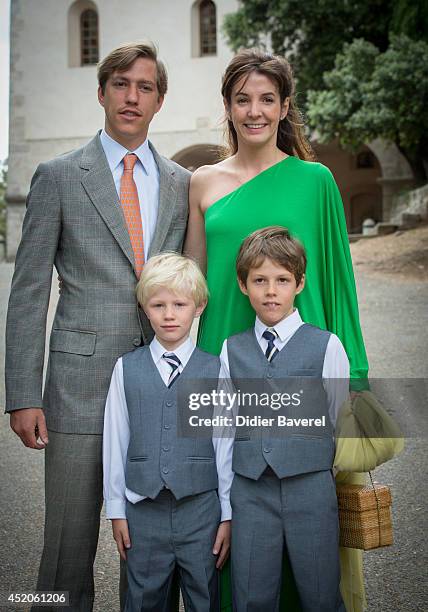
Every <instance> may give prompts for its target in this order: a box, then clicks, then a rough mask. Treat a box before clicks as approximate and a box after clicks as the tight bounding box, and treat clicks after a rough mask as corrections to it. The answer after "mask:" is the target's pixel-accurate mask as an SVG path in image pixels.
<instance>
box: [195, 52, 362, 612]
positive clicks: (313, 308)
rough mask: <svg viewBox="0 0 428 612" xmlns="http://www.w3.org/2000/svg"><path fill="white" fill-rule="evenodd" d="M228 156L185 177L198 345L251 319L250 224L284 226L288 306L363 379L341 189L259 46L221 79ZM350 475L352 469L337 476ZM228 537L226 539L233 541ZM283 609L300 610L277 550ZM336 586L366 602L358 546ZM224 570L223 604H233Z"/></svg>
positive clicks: (208, 344)
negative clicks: (300, 262)
mask: <svg viewBox="0 0 428 612" xmlns="http://www.w3.org/2000/svg"><path fill="white" fill-rule="evenodd" d="M222 95H223V100H224V105H225V111H226V120H227V135H228V140H229V149H230V155H229V156H228V157H227V158H226V159H224V160H222V161H221V162H219V163H218V164H215V165H212V166H203V167H201V168H199V169H198V170H197V171H196V172H195V173H194V175H193V177H192V181H191V186H190V196H189V201H190V217H189V230H188V235H187V239H186V245H185V252H186V253H187V254H188V255H190V256H192V257H194V258H195V259H197V261H198V262H199V264H200V265H201V267H202V269H204V270H206V273H207V281H208V287H209V291H210V300H209V304H208V306H207V308H206V310H205V313H204V317H203V319H202V321H201V324H200V329H199V341H198V342H199V346H200V347H201V348H203V349H205V350H207V351H209V352H212V353H217V354H218V353H219V352H220V350H221V346H222V343H223V340H224V339H225V338H227V337H228V336H230V335H232V334H236V333H238V332H240V331H243V330H245V329H247V328H248V327H250V326H252V325H253V324H254V317H255V315H254V312H253V310H252V309H251V306H250V304H249V301H248V298H247V297H246V296H244V295H243V294H242V293H241V292H240V290H239V288H238V284H237V281H236V272H235V259H236V255H237V252H238V249H239V245H240V244H241V242H242V240H243V239H244V238H245V237H246V236H248V234H250V233H251V232H253V231H254V230H256V229H260V228H262V227H265V226H268V225H282V226H285V227H287V228H288V229H289V231H290V233H291V234H292V235H294V236H296V237H297V238H298V239H299V240H300V241H301V242H302V243H303V244H304V246H305V248H306V252H307V258H308V266H307V272H306V288H305V290H304V291H303V292H302V293H301V294H300V295H299V296H298V297H297V300H296V305H297V307H298V308H299V312H300V314H301V316H302V318H303V320H304V321H306V322H308V323H312V324H313V325H316V326H318V327H321V328H323V329H327V330H329V331H331V332H333V333H335V334H336V335H337V336H339V338H340V340H341V341H342V343H343V345H344V347H345V349H346V352H347V354H348V357H349V361H350V364H351V388H353V389H358V388H364V387H365V382H364V381H365V379H366V378H367V371H368V364H367V358H366V353H365V349H364V343H363V339H362V336H361V329H360V323H359V316H358V305H357V297H356V291H355V282H354V276H353V271H352V262H351V257H350V252H349V243H348V236H347V231H346V224H345V218H344V212H343V204H342V201H341V197H340V193H339V191H338V188H337V186H336V183H335V181H334V179H333V176H332V174H331V172H330V171H329V170H328V168H326V167H325V166H323V165H322V164H319V163H316V162H315V161H314V156H313V153H312V150H311V147H310V145H309V143H308V141H307V140H306V138H305V136H304V132H303V126H302V121H301V116H300V113H299V111H298V109H297V107H296V105H295V102H294V82H293V76H292V72H291V68H290V66H289V64H288V62H287V61H286V60H285V59H284V58H281V57H278V56H273V55H270V54H267V53H264V52H260V51H257V50H246V51H242V52H240V53H239V54H238V55H237V56H235V57H234V58H233V59H232V61H231V62H230V64H229V66H228V67H227V69H226V72H225V75H224V77H223V86H222ZM340 476H341V479H342V482H343V480H344V479H347V481H348V482H358V480H357V479H358V476H357V475H347V476H345V475H340ZM232 545H233V543H232ZM284 559H285V563H284V577H283V588H282V597H281V605H280V609H281V612H296V611H297V610H300V609H301V608H300V605H299V600H298V594H297V591H296V587H295V584H294V580H293V577H292V573H291V570H290V567H289V565H288V563H287V557H286V551H285V556H284ZM341 570H342V582H341V590H342V595H343V599H344V601H345V606H346V609H347V611H348V612H361V611H362V610H363V609H364V606H365V598H364V584H363V579H362V558H361V552H360V551H354V550H351V549H343V550H341ZM230 602H231V597H230V583H229V579H228V574H227V571H226V572H223V576H222V610H231V603H230Z"/></svg>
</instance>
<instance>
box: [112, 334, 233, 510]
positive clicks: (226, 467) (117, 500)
mask: <svg viewBox="0 0 428 612" xmlns="http://www.w3.org/2000/svg"><path fill="white" fill-rule="evenodd" d="M194 349H195V345H194V343H193V341H192V340H191V339H190V338H187V340H185V341H184V342H183V344H181V345H180V346H179V347H178V348H176V349H174V351H173V352H174V354H175V355H177V357H178V358H179V359H180V361H181V366H180V367H179V369H180V372H181V371H182V370H183V368H185V367H186V364H187V362H188V361H189V359H190V357H191V355H192V353H193V351H194ZM150 352H151V355H152V358H153V361H154V364H155V365H156V367H157V369H158V372H159V374H160V376H161V378H162V380H163V382H164V383H165V385H167V384H168V379H169V376H170V374H171V366H170V365H169V364H168V363H167V362H166V361H165V359H162V355H163V354H164V353H165V352H170V351H167V349H165V348H164V347H163V346H162V344H161V343H160V342H159V341H158V340H157V338H154V339H153V340H152V342H151V343H150ZM129 438H130V431H129V415H128V408H127V405H126V397H125V390H124V386H123V365H122V358H121V357H120V358H119V359H118V360H117V362H116V365H115V367H114V370H113V374H112V378H111V382H110V388H109V392H108V395H107V401H106V408H105V414H104V437H103V471H104V501H105V509H106V516H107V518H109V519H113V518H126V513H125V507H126V499H127V500H128V501H130V502H131V503H132V504H135V503H137V502H139V501H142V500H143V499H145V497H144V496H141V495H138V494H137V493H135V492H134V491H131V490H130V489H128V488H126V485H125V465H126V455H127V452H128V446H129ZM219 442H220V440H219V439H217V438H213V446H214V452H215V455H216V465H217V472H218V480H219V486H218V495H219V499H220V504H221V520H222V521H227V520H230V519H231V516H232V510H231V507H230V502H229V491H230V487H231V484H232V480H233V472H232V468H231V463H230V462H229V455H228V453H226V454H225V453H224V451H223V449H222V448H221V445H220V444H219Z"/></svg>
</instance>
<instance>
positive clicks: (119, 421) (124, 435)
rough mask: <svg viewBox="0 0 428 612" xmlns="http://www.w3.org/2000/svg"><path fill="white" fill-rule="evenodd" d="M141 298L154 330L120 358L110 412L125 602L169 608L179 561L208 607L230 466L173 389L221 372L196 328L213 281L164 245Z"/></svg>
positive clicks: (108, 434)
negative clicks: (184, 433)
mask: <svg viewBox="0 0 428 612" xmlns="http://www.w3.org/2000/svg"><path fill="white" fill-rule="evenodd" d="M137 298H138V301H139V303H140V305H141V306H142V308H143V309H144V311H145V313H146V315H147V317H148V318H149V320H150V323H151V325H152V327H153V330H154V332H155V338H154V339H153V341H152V342H151V344H150V345H149V346H143V347H140V348H137V349H136V350H135V351H133V352H131V353H127V354H126V355H124V356H123V357H121V358H120V359H119V360H118V362H117V364H116V366H115V369H114V371H113V376H112V380H111V385H110V390H109V394H108V397H107V403H106V411H105V420H104V450H103V455H104V497H105V505H106V513H107V518H109V519H112V526H113V536H114V539H115V540H116V543H117V547H118V550H119V553H120V555H121V557H122V558H123V559H126V560H127V573H128V584H129V590H128V595H127V600H126V606H125V610H126V612H137V610H138V612H144V611H146V610H164V609H166V606H167V601H168V596H169V591H170V586H171V581H172V577H173V574H174V569H175V566H178V569H179V573H180V583H181V590H182V593H183V598H184V602H185V605H186V608H188V609H192V610H198V612H203V611H206V612H211V611H214V610H217V609H218V575H217V574H218V572H217V569H218V568H220V567H221V566H222V565H223V563H224V561H225V559H226V558H227V555H228V550H229V541H230V518H231V511H230V505H229V488H230V484H231V480H232V472H231V471H230V468H229V470H228V472H227V474H226V473H225V469H226V468H225V466H224V465H223V464H222V459H221V457H220V456H219V454H218V452H217V448H216V442H215V439H211V438H207V439H198V441H197V444H195V440H194V439H188V438H184V437H179V436H178V435H177V391H176V390H177V385H178V384H180V377H182V378H181V381H184V380H185V379H186V378H188V379H203V378H217V377H218V374H219V367H220V364H219V359H218V357H214V356H213V355H209V354H208V353H205V352H203V351H201V350H199V349H198V348H195V346H194V343H193V341H192V340H191V339H190V337H189V333H190V328H191V326H192V323H193V321H194V319H195V317H198V316H199V315H200V314H201V313H202V311H203V310H204V307H205V305H206V302H207V287H206V283H205V279H204V277H203V275H202V273H201V272H200V270H199V268H198V266H197V265H196V264H195V262H193V261H192V260H191V259H189V258H186V257H183V256H181V255H176V254H175V253H163V254H161V255H157V256H155V257H152V258H151V259H150V260H149V261H148V262H147V263H146V265H145V266H144V269H143V272H142V274H141V278H140V281H139V283H138V285H137ZM217 470H218V471H219V474H217ZM219 483H220V484H219ZM217 489H218V492H217Z"/></svg>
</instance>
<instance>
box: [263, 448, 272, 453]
mask: <svg viewBox="0 0 428 612" xmlns="http://www.w3.org/2000/svg"><path fill="white" fill-rule="evenodd" d="M271 450H272V449H271V448H264V449H263V452H264V453H270V451H271Z"/></svg>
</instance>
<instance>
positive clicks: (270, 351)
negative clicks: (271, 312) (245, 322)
mask: <svg viewBox="0 0 428 612" xmlns="http://www.w3.org/2000/svg"><path fill="white" fill-rule="evenodd" d="M263 338H264V339H265V340H267V343H268V345H267V349H266V351H265V355H266V359H267V360H268V361H272V359H273V358H274V357H275V355H276V354H277V353H278V352H279V351H278V349H277V348H276V346H275V344H274V340H275V338H278V334H277V332H276V331H275V330H274V329H273V327H272V328H268V329H266V330H265V331H264V332H263Z"/></svg>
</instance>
